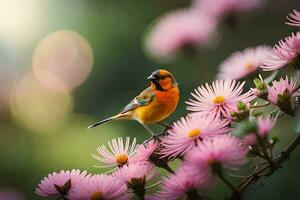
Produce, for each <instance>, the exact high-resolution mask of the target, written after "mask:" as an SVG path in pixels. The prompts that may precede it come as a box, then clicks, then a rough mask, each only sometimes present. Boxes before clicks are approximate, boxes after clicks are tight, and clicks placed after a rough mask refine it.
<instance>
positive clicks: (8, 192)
mask: <svg viewBox="0 0 300 200" xmlns="http://www.w3.org/2000/svg"><path fill="white" fill-rule="evenodd" d="M0 199H1V200H25V197H24V195H23V194H22V193H21V192H20V191H18V190H16V189H14V188H8V187H4V188H0Z"/></svg>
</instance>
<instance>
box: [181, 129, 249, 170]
mask: <svg viewBox="0 0 300 200" xmlns="http://www.w3.org/2000/svg"><path fill="white" fill-rule="evenodd" d="M246 153H247V148H246V147H245V146H244V145H242V144H241V141H240V140H239V139H237V138H235V137H233V136H231V135H228V134H226V135H221V136H218V137H215V138H214V139H213V140H204V141H203V143H202V144H201V145H198V146H197V147H196V148H194V149H192V150H191V151H189V152H188V153H187V154H186V157H185V160H186V161H185V163H184V165H185V166H187V167H190V171H195V173H196V172H201V173H207V175H212V173H213V172H215V171H214V170H215V168H219V167H216V166H217V165H218V166H221V167H222V168H227V169H237V168H238V167H240V166H241V165H242V164H243V163H244V162H245V160H244V157H245V156H246Z"/></svg>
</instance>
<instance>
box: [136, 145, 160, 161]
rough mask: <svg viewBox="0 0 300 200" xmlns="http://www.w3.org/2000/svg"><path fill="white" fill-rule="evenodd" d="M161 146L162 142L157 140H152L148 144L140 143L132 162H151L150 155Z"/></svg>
mask: <svg viewBox="0 0 300 200" xmlns="http://www.w3.org/2000/svg"><path fill="white" fill-rule="evenodd" d="M159 146H160V143H159V142H158V141H156V140H151V141H150V142H148V143H146V144H140V145H138V146H137V149H136V154H135V155H134V156H133V157H132V162H133V163H137V162H150V157H151V155H152V154H153V153H154V151H156V150H157V149H158V148H159Z"/></svg>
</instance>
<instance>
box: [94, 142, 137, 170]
mask: <svg viewBox="0 0 300 200" xmlns="http://www.w3.org/2000/svg"><path fill="white" fill-rule="evenodd" d="M108 146H109V148H110V151H109V150H108V149H107V148H106V146H105V145H101V146H100V147H98V149H97V152H98V154H99V155H93V157H94V158H95V159H97V160H99V161H101V162H103V163H104V164H106V166H100V167H116V166H117V167H122V166H123V165H126V164H128V163H129V162H131V158H132V157H133V156H134V154H135V153H136V139H135V138H134V139H133V141H132V143H131V144H130V138H129V137H126V141H125V144H124V142H123V139H122V138H117V139H116V138H114V139H113V140H112V141H109V142H108Z"/></svg>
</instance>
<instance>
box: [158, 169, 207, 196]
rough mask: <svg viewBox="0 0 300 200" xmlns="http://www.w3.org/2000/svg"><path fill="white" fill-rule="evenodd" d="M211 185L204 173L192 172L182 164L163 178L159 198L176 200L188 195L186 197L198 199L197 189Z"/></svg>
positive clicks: (204, 188) (203, 188)
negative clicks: (173, 172)
mask: <svg viewBox="0 0 300 200" xmlns="http://www.w3.org/2000/svg"><path fill="white" fill-rule="evenodd" d="M210 186H211V182H210V180H209V178H208V177H207V176H206V174H204V173H201V172H200V173H197V174H192V173H190V171H189V169H187V168H186V167H184V166H181V167H179V169H178V170H177V171H176V172H175V174H171V175H169V176H168V177H166V178H163V181H162V184H161V191H160V192H159V193H158V196H159V197H160V199H164V200H176V199H182V198H183V197H184V196H188V197H189V198H188V199H198V198H196V196H198V197H199V193H198V191H199V190H206V189H208V188H209V187H210Z"/></svg>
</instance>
